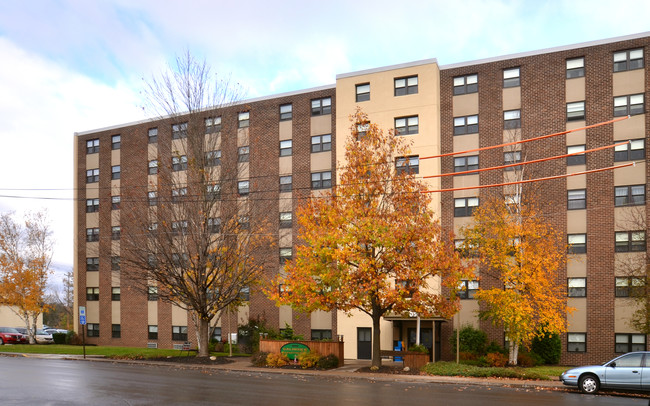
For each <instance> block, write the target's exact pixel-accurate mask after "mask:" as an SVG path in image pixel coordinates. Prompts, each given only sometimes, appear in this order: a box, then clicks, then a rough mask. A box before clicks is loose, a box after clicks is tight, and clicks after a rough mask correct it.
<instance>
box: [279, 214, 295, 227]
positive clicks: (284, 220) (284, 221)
mask: <svg viewBox="0 0 650 406" xmlns="http://www.w3.org/2000/svg"><path fill="white" fill-rule="evenodd" d="M291 227H293V214H292V213H291V212H290V211H283V212H281V213H280V228H291Z"/></svg>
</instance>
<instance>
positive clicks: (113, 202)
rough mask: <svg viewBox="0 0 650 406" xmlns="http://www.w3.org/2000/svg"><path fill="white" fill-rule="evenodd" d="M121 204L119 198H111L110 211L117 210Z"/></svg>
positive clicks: (120, 198)
mask: <svg viewBox="0 0 650 406" xmlns="http://www.w3.org/2000/svg"><path fill="white" fill-rule="evenodd" d="M121 203H122V197H121V196H111V210H119V209H120V204H121Z"/></svg>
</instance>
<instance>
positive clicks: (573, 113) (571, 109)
mask: <svg viewBox="0 0 650 406" xmlns="http://www.w3.org/2000/svg"><path fill="white" fill-rule="evenodd" d="M583 120H585V102H584V100H582V101H577V102H571V103H567V104H566V121H583Z"/></svg>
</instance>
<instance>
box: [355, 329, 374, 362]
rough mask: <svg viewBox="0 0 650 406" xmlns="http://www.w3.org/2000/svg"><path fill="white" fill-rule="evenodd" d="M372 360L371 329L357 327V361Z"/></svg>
mask: <svg viewBox="0 0 650 406" xmlns="http://www.w3.org/2000/svg"><path fill="white" fill-rule="evenodd" d="M371 358H372V329H371V328H368V327H357V359H371Z"/></svg>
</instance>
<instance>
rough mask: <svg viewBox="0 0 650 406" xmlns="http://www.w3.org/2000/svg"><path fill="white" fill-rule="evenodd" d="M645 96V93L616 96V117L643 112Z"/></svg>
mask: <svg viewBox="0 0 650 406" xmlns="http://www.w3.org/2000/svg"><path fill="white" fill-rule="evenodd" d="M644 111H645V98H644V96H643V93H641V94H632V95H629V96H619V97H614V117H621V116H628V115H629V116H633V115H635V114H643V113H644Z"/></svg>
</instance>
